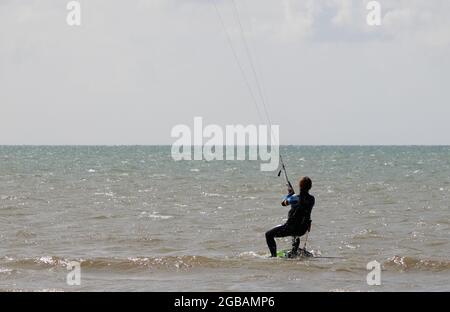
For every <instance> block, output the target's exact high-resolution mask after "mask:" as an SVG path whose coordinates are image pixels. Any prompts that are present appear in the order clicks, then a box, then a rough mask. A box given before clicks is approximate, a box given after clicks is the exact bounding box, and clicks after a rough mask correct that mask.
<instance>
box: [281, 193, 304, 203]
mask: <svg viewBox="0 0 450 312" xmlns="http://www.w3.org/2000/svg"><path fill="white" fill-rule="evenodd" d="M299 200H300V199H299V198H298V196H297V195H295V193H291V194H288V195H286V196H285V197H284V200H283V201H282V202H281V206H289V205H292V204H297V203H298V202H299Z"/></svg>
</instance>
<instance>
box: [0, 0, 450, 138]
mask: <svg viewBox="0 0 450 312" xmlns="http://www.w3.org/2000/svg"><path fill="white" fill-rule="evenodd" d="M68 2H69V1H64V0H39V1H38V0H22V1H19V0H2V1H1V2H0V144H7V145H9V144H13V145H14V144H19V145H22V144H45V145H61V144H62V145H72V144H82V145H84V144H88V145H90V144H102V145H103V144H105V145H121V144H124V145H134V144H143V145H150V144H172V143H173V142H175V141H176V139H175V138H172V137H171V129H172V128H173V127H174V126H176V125H179V124H186V125H188V126H190V127H193V119H194V117H196V116H199V117H202V118H203V123H204V124H205V125H207V124H217V125H220V126H223V127H224V126H225V125H237V124H242V125H258V124H267V123H268V122H267V116H266V115H265V114H264V113H263V114H261V115H262V116H261V117H260V116H259V115H258V113H257V111H258V110H260V111H261V112H264V104H263V102H262V101H261V99H260V97H258V95H259V90H261V94H263V97H264V99H265V101H264V103H265V105H266V110H267V112H268V116H269V119H270V120H271V122H272V123H273V124H277V125H279V126H280V138H281V139H280V142H281V144H301V145H303V144H305V145H397V144H399V145H410V144H417V145H422V144H424V145H439V144H445V145H448V144H450V136H449V133H450V122H449V119H450V118H449V116H450V88H449V81H450V58H449V57H448V56H449V55H450V18H449V17H448V14H449V12H450V1H448V0H432V1H430V0H380V1H378V2H379V3H380V6H381V25H380V26H369V25H368V24H367V22H366V17H367V14H368V13H369V11H368V10H367V8H366V4H367V3H368V2H369V1H362V0H354V1H352V0H297V1H295V0H235V2H233V1H232V0H127V1H125V0H122V1H119V0H81V1H79V3H80V4H81V25H80V26H69V25H68V24H67V22H66V18H67V14H68V13H69V11H68V10H67V8H66V5H67V3H68ZM214 3H216V7H217V11H216V7H215V6H214ZM234 3H235V4H236V8H237V10H236V11H235V10H234ZM236 12H238V16H239V18H237V17H236V16H237V15H236ZM221 20H222V21H223V24H222V23H221ZM239 22H240V24H239ZM240 25H241V26H242V28H241V27H240ZM247 48H248V50H247ZM233 49H234V50H233ZM233 51H234V52H235V53H236V57H235V56H234V54H233ZM247 51H248V52H247ZM248 55H250V58H251V60H250V59H249V58H248ZM252 64H253V65H254V69H255V73H256V75H255V74H254V72H253V69H252ZM239 66H241V68H242V71H241V70H240V67H239ZM242 72H244V74H242ZM255 77H256V78H255ZM246 79H247V81H248V86H247V84H246V82H245V81H246ZM258 85H259V86H260V89H258ZM249 90H251V91H249ZM252 94H253V96H254V97H252ZM255 99H256V100H255ZM255 101H256V105H255Z"/></svg>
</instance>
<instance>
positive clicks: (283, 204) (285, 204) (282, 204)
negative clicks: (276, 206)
mask: <svg viewBox="0 0 450 312" xmlns="http://www.w3.org/2000/svg"><path fill="white" fill-rule="evenodd" d="M281 206H285V207H286V206H289V203H288V201H287V199H285V200H283V201H282V202H281Z"/></svg>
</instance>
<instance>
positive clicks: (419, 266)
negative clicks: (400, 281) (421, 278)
mask: <svg viewBox="0 0 450 312" xmlns="http://www.w3.org/2000/svg"><path fill="white" fill-rule="evenodd" d="M384 266H385V267H386V268H392V269H394V270H400V271H446V270H450V261H448V260H433V259H418V258H414V257H401V256H394V257H392V258H389V259H388V260H387V261H386V262H385V263H384Z"/></svg>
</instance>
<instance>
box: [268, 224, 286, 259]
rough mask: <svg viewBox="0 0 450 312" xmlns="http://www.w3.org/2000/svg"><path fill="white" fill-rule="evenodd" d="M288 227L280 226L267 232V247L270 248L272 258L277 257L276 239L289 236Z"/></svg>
mask: <svg viewBox="0 0 450 312" xmlns="http://www.w3.org/2000/svg"><path fill="white" fill-rule="evenodd" d="M286 232H287V231H286V225H284V224H283V225H278V226H276V227H274V228H273V229H271V230H269V231H267V232H266V241H267V246H268V247H269V250H270V254H271V255H272V257H276V256H277V243H276V242H275V237H286V236H289V235H288V234H287V233H286Z"/></svg>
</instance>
